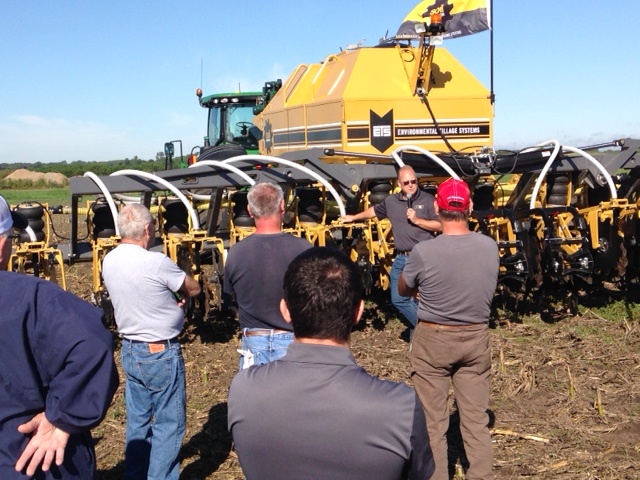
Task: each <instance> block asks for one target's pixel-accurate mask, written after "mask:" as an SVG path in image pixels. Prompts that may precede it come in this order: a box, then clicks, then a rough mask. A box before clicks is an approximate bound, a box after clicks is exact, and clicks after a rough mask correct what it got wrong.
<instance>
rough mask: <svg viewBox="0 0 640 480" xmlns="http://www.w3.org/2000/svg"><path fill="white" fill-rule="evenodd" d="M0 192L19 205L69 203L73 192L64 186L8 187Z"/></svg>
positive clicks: (11, 202)
mask: <svg viewBox="0 0 640 480" xmlns="http://www.w3.org/2000/svg"><path fill="white" fill-rule="evenodd" d="M0 194H2V196H3V197H4V198H5V199H6V200H7V202H8V203H9V204H10V205H17V204H19V203H23V202H38V203H48V204H49V205H69V202H70V200H71V193H70V192H69V188H68V187H63V188H42V189H34V188H32V189H25V190H18V189H7V190H2V191H0Z"/></svg>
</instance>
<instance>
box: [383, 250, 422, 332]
mask: <svg viewBox="0 0 640 480" xmlns="http://www.w3.org/2000/svg"><path fill="white" fill-rule="evenodd" d="M408 258H409V257H408V256H407V255H401V254H398V255H396V258H395V260H394V261H393V265H391V273H390V274H389V288H390V289H391V303H392V304H393V305H394V306H395V307H396V308H397V309H398V311H399V312H400V314H401V315H402V316H403V317H404V318H405V319H406V320H407V321H408V322H409V323H410V324H411V328H413V327H415V325H416V323H417V322H418V302H417V301H416V299H415V298H413V297H403V296H402V295H400V294H399V293H398V280H399V279H400V275H402V270H404V266H405V264H406V263H407V259H408Z"/></svg>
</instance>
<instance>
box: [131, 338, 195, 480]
mask: <svg viewBox="0 0 640 480" xmlns="http://www.w3.org/2000/svg"><path fill="white" fill-rule="evenodd" d="M154 345H155V344H154ZM162 348H163V350H162V351H159V352H157V353H151V352H150V344H148V343H144V342H132V341H129V340H123V341H122V351H121V352H122V353H121V357H122V367H123V369H124V371H125V375H126V383H125V403H126V407H127V429H126V452H125V475H124V476H125V479H127V480H133V479H136V480H139V479H148V480H178V477H179V476H180V459H179V453H180V447H181V446H182V439H183V437H184V433H185V428H186V412H185V404H186V391H185V376H184V360H183V358H182V352H181V350H180V344H179V343H178V342H177V341H166V342H163V346H162ZM155 350H157V348H156V349H154V351H155Z"/></svg>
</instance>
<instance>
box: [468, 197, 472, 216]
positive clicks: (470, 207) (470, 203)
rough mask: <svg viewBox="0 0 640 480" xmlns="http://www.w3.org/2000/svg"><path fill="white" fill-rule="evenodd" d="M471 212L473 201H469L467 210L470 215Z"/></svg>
mask: <svg viewBox="0 0 640 480" xmlns="http://www.w3.org/2000/svg"><path fill="white" fill-rule="evenodd" d="M471 212H473V200H469V208H468V210H467V213H468V214H469V215H471Z"/></svg>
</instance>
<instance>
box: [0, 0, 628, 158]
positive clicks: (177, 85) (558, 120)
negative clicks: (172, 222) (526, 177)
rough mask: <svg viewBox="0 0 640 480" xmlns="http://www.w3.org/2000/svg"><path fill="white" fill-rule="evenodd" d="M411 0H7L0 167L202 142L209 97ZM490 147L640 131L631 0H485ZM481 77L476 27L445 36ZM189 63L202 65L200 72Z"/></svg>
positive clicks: (370, 24)
mask: <svg viewBox="0 0 640 480" xmlns="http://www.w3.org/2000/svg"><path fill="white" fill-rule="evenodd" d="M415 3H417V0H406V1H405V0H402V1H389V0H369V1H356V0H350V1H349V0H347V1H344V0H342V1H336V0H323V1H316V2H310V1H307V0H301V1H299V2H291V1H290V0H271V1H269V2H265V1H257V0H246V1H244V2H236V1H226V2H219V1H215V0H209V1H205V0H184V1H182V2H172V1H168V0H156V1H126V2H125V1H121V0H112V1H110V2H106V1H99V0H98V1H94V2H86V1H79V0H67V1H63V2H45V1H36V0H4V1H3V6H2V16H3V27H2V29H1V30H0V58H1V59H2V64H3V65H4V68H3V73H2V75H0V92H1V93H0V98H1V99H2V101H1V103H0V162H14V161H15V162H35V161H42V162H58V161H62V160H66V161H74V160H86V161H92V160H112V159H122V158H126V157H129V158H132V157H133V156H136V155H137V156H138V157H139V158H144V159H149V158H155V154H156V152H159V151H161V150H162V148H163V144H164V142H165V141H168V140H176V139H181V140H182V141H183V144H184V148H185V151H189V150H190V149H191V147H193V146H196V145H200V144H202V137H203V136H204V135H205V134H206V111H205V110H204V109H203V108H201V107H200V106H199V104H198V101H197V97H196V96H195V89H196V88H198V87H200V86H201V87H202V88H203V91H204V93H205V95H206V94H210V93H214V92H220V91H230V90H237V88H238V85H240V87H241V88H242V90H245V91H246V90H260V89H261V87H262V85H263V84H264V82H265V81H267V80H274V79H276V78H282V79H285V78H286V77H287V76H288V75H289V73H290V72H291V71H292V70H293V69H294V68H295V67H296V66H297V65H298V64H301V63H314V62H319V61H322V60H323V59H324V58H326V57H327V56H328V55H330V54H333V53H337V52H338V51H339V48H340V47H345V46H346V45H348V44H354V43H359V42H362V43H363V44H364V45H375V44H376V43H377V42H378V40H379V39H380V37H382V36H384V35H385V33H386V32H389V34H393V33H395V31H396V30H397V28H398V26H399V25H400V23H401V22H402V20H403V18H404V16H405V15H406V14H407V13H408V12H409V11H410V10H411V9H412V8H413V7H414V5H415ZM493 7H494V90H495V93H496V99H497V100H496V105H495V119H494V131H495V134H494V144H495V146H496V147H508V148H523V147H525V146H528V145H532V144H537V143H539V142H542V141H546V140H549V139H558V140H560V142H561V143H563V144H565V145H573V146H586V145H589V144H593V143H600V142H605V141H608V140H611V139H614V138H622V137H634V138H640V115H638V111H639V107H640V95H639V94H638V92H637V90H638V81H639V79H640V54H638V52H637V42H638V35H637V31H638V18H640V2H639V1H637V0H622V1H619V2H616V3H611V2H602V1H595V0H561V1H558V0H553V1H552V0H538V1H535V2H534V1H527V0H518V1H514V0H494V5H493ZM445 47H446V48H448V49H449V50H450V51H451V52H452V53H453V54H454V55H455V56H456V57H457V58H458V59H459V60H460V61H461V62H462V63H463V64H464V65H465V66H466V67H467V68H468V69H469V70H470V71H471V72H472V73H474V74H475V75H476V76H477V77H478V78H479V79H480V80H481V81H482V82H483V83H484V84H485V85H487V86H489V78H490V76H489V60H490V56H489V34H488V33H487V32H484V33H480V34H477V35H473V36H470V37H466V38H462V39H454V40H450V41H447V42H445ZM201 65H202V66H203V68H202V70H201Z"/></svg>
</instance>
